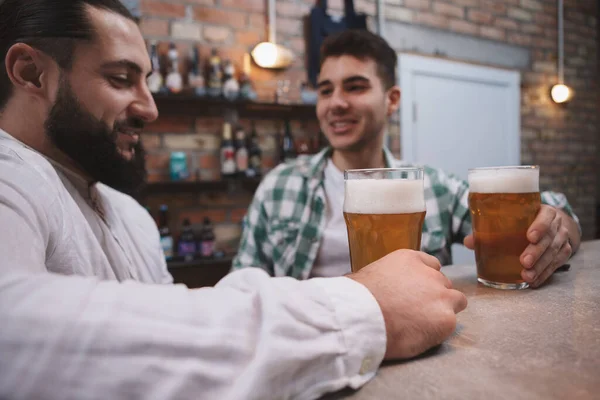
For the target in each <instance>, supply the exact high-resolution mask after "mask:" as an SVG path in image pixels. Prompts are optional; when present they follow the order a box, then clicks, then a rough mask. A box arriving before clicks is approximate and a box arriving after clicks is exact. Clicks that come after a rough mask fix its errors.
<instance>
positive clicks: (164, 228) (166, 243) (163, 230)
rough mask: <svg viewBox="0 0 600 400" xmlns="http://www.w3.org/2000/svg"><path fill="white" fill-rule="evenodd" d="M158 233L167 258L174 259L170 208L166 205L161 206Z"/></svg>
mask: <svg viewBox="0 0 600 400" xmlns="http://www.w3.org/2000/svg"><path fill="white" fill-rule="evenodd" d="M158 231H159V233H160V244H161V246H162V249H163V253H165V258H166V259H167V260H170V259H171V258H173V235H172V234H171V230H170V229H169V207H168V206H167V205H166V204H163V205H161V206H160V211H159V217H158Z"/></svg>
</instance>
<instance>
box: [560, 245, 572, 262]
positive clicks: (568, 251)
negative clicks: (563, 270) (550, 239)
mask: <svg viewBox="0 0 600 400" xmlns="http://www.w3.org/2000/svg"><path fill="white" fill-rule="evenodd" d="M561 252H562V254H563V255H564V256H565V257H566V258H569V257H571V254H572V253H573V249H572V248H571V245H570V244H569V243H567V244H565V245H564V246H563V248H562V250H561Z"/></svg>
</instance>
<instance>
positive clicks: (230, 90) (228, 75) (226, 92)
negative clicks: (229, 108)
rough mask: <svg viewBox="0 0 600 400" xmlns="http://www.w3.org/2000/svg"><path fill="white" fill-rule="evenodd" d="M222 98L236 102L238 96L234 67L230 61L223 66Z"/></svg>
mask: <svg viewBox="0 0 600 400" xmlns="http://www.w3.org/2000/svg"><path fill="white" fill-rule="evenodd" d="M223 74H224V77H223V97H225V98H226V99H227V100H230V101H233V100H236V99H237V98H238V96H239V94H240V84H239V83H238V81H237V79H235V67H234V65H233V63H232V62H231V61H230V60H226V61H225V64H224V65H223Z"/></svg>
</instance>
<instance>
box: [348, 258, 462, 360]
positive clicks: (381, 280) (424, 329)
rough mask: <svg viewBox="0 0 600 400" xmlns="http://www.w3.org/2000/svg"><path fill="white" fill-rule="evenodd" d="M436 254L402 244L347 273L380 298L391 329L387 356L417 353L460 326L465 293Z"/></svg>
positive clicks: (438, 342)
mask: <svg viewBox="0 0 600 400" xmlns="http://www.w3.org/2000/svg"><path fill="white" fill-rule="evenodd" d="M440 267H441V265H440V263H439V261H438V260H437V258H435V257H432V256H430V255H428V254H425V253H422V252H418V251H412V250H398V251H395V252H393V253H391V254H388V255H387V256H385V257H383V258H382V259H380V260H378V261H376V262H374V263H372V264H370V265H368V266H366V267H365V268H363V269H361V270H360V271H359V272H357V273H354V274H350V275H348V277H349V278H351V279H354V280H355V281H357V282H359V283H361V284H363V285H364V286H366V287H367V289H369V290H370V291H371V293H372V294H373V296H374V297H375V299H376V300H377V302H378V303H379V307H380V308H381V311H382V313H383V318H384V320H385V327H386V331H387V349H386V353H385V358H386V359H398V358H410V357H414V356H416V355H418V354H421V353H422V352H424V351H426V350H428V349H429V348H431V347H433V346H435V345H438V344H440V343H442V342H443V341H444V340H445V339H446V338H447V337H448V336H450V335H451V334H452V332H454V329H455V328H456V314H457V313H459V312H461V311H462V310H464V309H465V308H466V307H467V298H466V297H465V295H464V294H462V293H461V292H459V291H457V290H454V289H452V283H451V282H450V280H449V279H448V278H446V276H444V274H442V273H441V272H440V271H439V270H440Z"/></svg>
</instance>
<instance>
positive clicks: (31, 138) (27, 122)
mask: <svg viewBox="0 0 600 400" xmlns="http://www.w3.org/2000/svg"><path fill="white" fill-rule="evenodd" d="M15 103H16V102H11V103H9V104H8V105H6V107H5V108H4V110H3V111H2V112H1V113H0V129H2V130H3V131H5V132H7V133H8V134H9V135H10V136H12V137H14V138H15V139H17V140H18V141H19V142H21V143H23V144H25V145H26V146H28V147H30V148H32V149H33V150H35V151H37V152H38V153H40V154H42V155H44V156H45V157H47V158H50V159H52V160H53V161H55V162H57V163H58V164H60V165H62V166H63V167H65V168H68V169H70V170H71V171H73V172H75V173H76V174H79V175H81V176H83V177H84V178H86V179H87V178H88V176H87V174H86V173H85V172H84V171H83V170H82V169H81V168H80V167H79V166H78V165H77V164H76V163H75V162H74V161H73V160H71V158H69V157H67V155H66V154H64V153H63V152H62V151H60V150H59V149H58V148H56V146H55V145H54V144H53V143H52V141H51V140H50V138H49V137H48V135H47V134H46V130H45V128H44V123H43V122H40V121H43V120H44V119H43V118H44V117H43V116H41V115H37V114H36V113H35V112H33V110H34V108H33V107H26V106H19V105H16V104H15Z"/></svg>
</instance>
